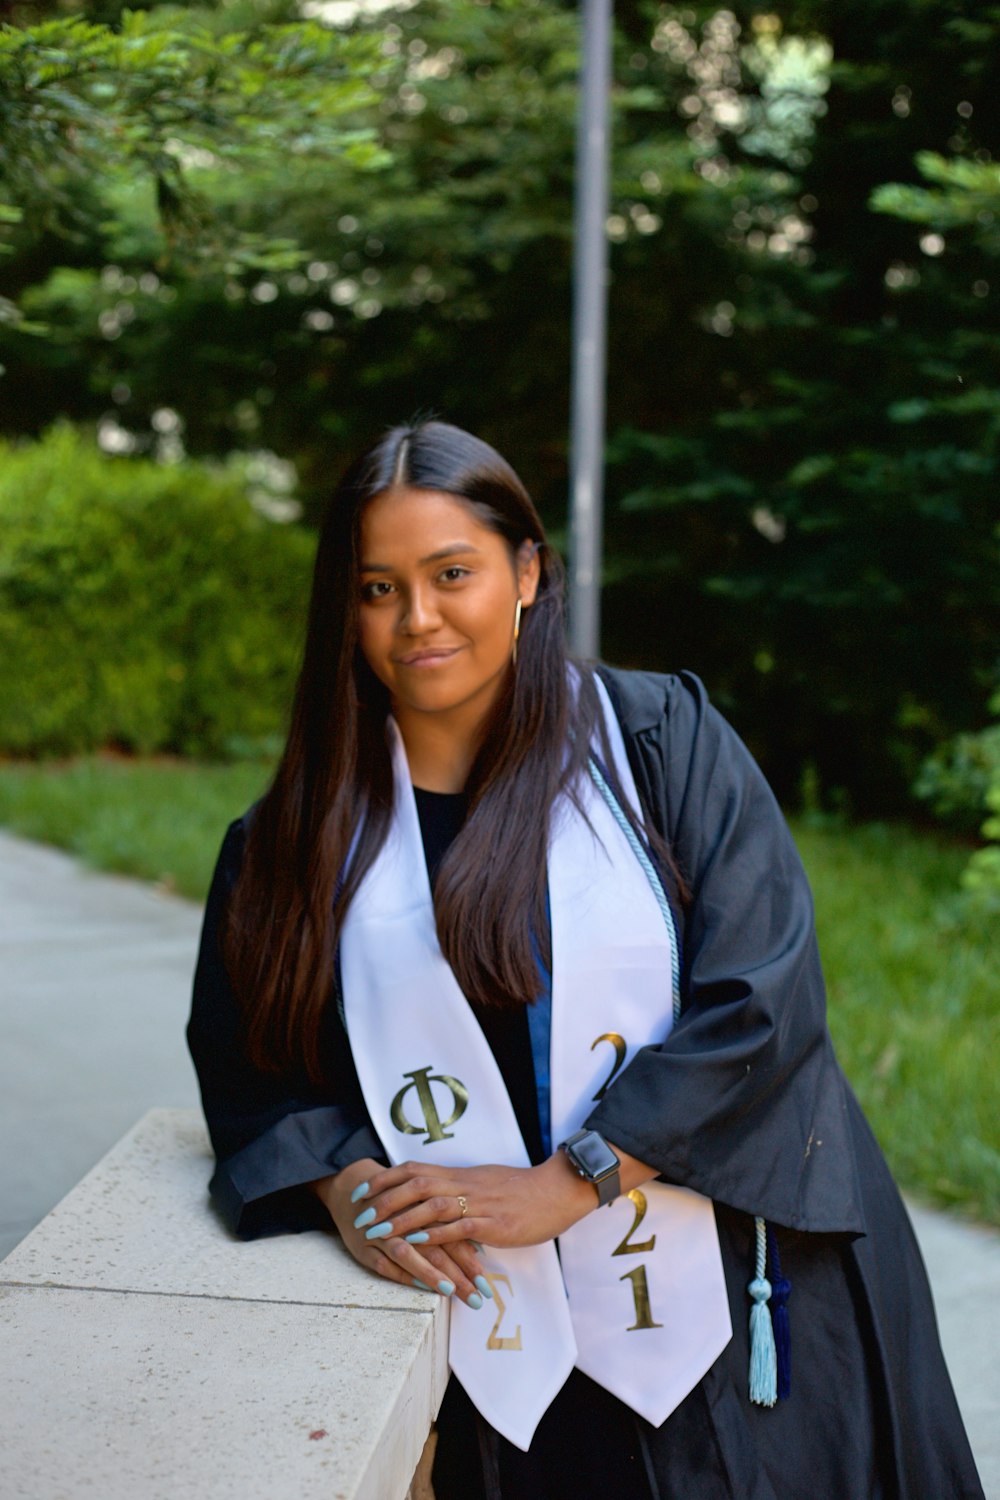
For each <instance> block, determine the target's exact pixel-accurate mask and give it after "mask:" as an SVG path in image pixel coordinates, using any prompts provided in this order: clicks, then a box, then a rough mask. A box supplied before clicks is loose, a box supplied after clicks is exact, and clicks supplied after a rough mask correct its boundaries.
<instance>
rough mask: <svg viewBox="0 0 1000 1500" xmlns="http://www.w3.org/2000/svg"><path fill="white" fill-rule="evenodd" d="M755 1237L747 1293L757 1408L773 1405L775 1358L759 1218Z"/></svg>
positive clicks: (763, 1233)
mask: <svg viewBox="0 0 1000 1500" xmlns="http://www.w3.org/2000/svg"><path fill="white" fill-rule="evenodd" d="M754 1228H755V1230H756V1234H757V1264H756V1268H755V1270H756V1274H755V1276H754V1279H753V1281H751V1283H750V1285H749V1286H748V1287H747V1291H748V1292H749V1293H750V1296H751V1297H752V1298H753V1307H751V1309H750V1400H751V1401H753V1402H754V1403H755V1405H757V1406H773V1405H774V1403H775V1402H776V1401H777V1399H778V1356H777V1351H776V1350H775V1347H774V1329H773V1327H772V1326H771V1311H770V1308H769V1307H768V1305H767V1304H768V1299H769V1298H770V1296H771V1283H770V1282H769V1281H768V1280H767V1277H766V1276H765V1275H764V1269H765V1265H766V1258H767V1230H766V1226H765V1224H764V1220H763V1219H754Z"/></svg>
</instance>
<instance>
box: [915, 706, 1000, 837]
mask: <svg viewBox="0 0 1000 1500" xmlns="http://www.w3.org/2000/svg"><path fill="white" fill-rule="evenodd" d="M995 781H1000V724H992V725H990V726H989V727H988V728H987V729H981V730H979V732H978V733H976V734H958V735H956V736H955V737H954V739H950V740H947V741H946V742H945V743H944V744H943V745H940V746H939V747H938V748H937V750H935V751H934V753H933V754H932V755H929V756H928V757H927V759H926V760H925V761H924V763H923V765H922V766H921V767H920V771H919V774H918V775H917V778H916V780H915V781H914V783H913V794H914V796H915V797H919V798H920V800H921V801H922V802H926V803H927V804H928V806H929V807H930V809H931V811H932V812H933V813H934V815H935V816H936V817H938V818H940V819H941V821H942V822H943V823H947V824H949V825H950V826H951V827H953V828H957V829H960V830H961V831H962V832H964V833H975V832H976V830H977V829H978V828H979V825H980V823H981V822H982V819H983V810H984V808H985V806H986V798H987V793H988V791H989V789H990V786H991V785H992V784H993V783H994V782H995Z"/></svg>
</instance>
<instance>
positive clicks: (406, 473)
mask: <svg viewBox="0 0 1000 1500" xmlns="http://www.w3.org/2000/svg"><path fill="white" fill-rule="evenodd" d="M394 486H405V487H407V488H412V489H426V490H435V491H443V492H445V493H447V494H450V495H453V496H455V497H456V498H457V499H459V500H462V501H464V502H465V503H466V504H467V505H469V506H470V507H471V508H472V509H473V511H474V513H475V516H476V519H477V520H479V521H480V522H481V523H482V524H484V525H486V526H489V527H490V528H491V529H492V530H493V531H495V532H497V533H498V534H499V535H500V536H502V537H503V538H504V539H505V541H506V542H507V544H508V546H509V548H510V551H511V560H512V565H513V564H514V559H515V555H516V552H517V549H518V548H519V547H520V546H521V544H522V543H523V542H524V541H525V540H530V541H532V542H534V543H536V544H538V547H539V559H540V564H541V574H540V579H539V584H538V591H537V594H536V597H535V602H534V604H533V605H532V607H531V608H530V609H527V610H525V612H524V617H523V620H522V625H521V634H520V639H519V642H518V658H517V664H516V668H512V670H511V671H510V672H509V673H508V674H507V677H506V680H505V682H504V684H503V686H502V688H501V691H500V693H499V694H498V697H497V700H496V702H495V704H494V707H493V709H492V712H491V715H490V719H489V722H488V723H487V725H486V727H485V733H484V735H483V738H482V745H481V749H480V750H479V752H478V755H477V757H476V759H475V762H474V764H473V766H472V771H471V774H470V777H469V781H468V784H467V787H466V793H467V796H468V813H467V816H466V820H465V823H464V825H463V827H462V830H461V832H460V833H459V834H458V836H457V838H456V839H455V840H454V842H453V844H452V845H451V847H450V848H449V850H448V852H447V854H446V856H445V858H444V860H443V861H442V864H441V867H440V869H439V871H438V875H437V879H436V881H435V886H434V909H435V915H436V921H437V933H438V940H439V942H440V945H441V950H442V952H443V954H444V956H445V958H446V959H447V960H448V963H449V964H450V965H451V968H452V970H453V971H454V973H455V976H456V978H457V980H458V983H459V985H460V986H461V988H462V990H463V991H464V992H465V994H466V995H467V996H468V997H469V999H471V1000H475V1001H477V1002H481V1003H487V1004H492V1005H497V1006H515V1005H523V1004H525V1003H527V1002H529V1001H530V1000H531V999H533V998H534V996H535V995H536V993H537V990H538V969H537V959H536V950H535V947H534V944H533V935H534V938H535V939H536V940H537V944H538V948H539V949H540V951H541V956H542V958H543V960H544V961H545V962H546V963H548V962H549V933H548V921H547V917H546V854H547V848H548V837H549V813H550V809H551V807H552V804H553V802H554V800H555V798H556V796H557V795H558V794H559V792H560V791H561V790H562V789H564V788H565V789H566V790H567V791H568V792H569V794H570V795H571V796H572V795H574V791H573V789H574V786H575V785H576V783H577V779H578V776H579V773H580V771H581V768H582V767H583V766H584V764H585V761H586V757H587V752H588V747H589V745H590V742H591V737H592V734H593V733H594V731H595V726H596V728H597V732H598V734H599V736H600V738H601V739H602V740H603V717H602V715H601V714H600V707H599V702H598V698H597V692H596V688H595V686H594V682H593V678H592V675H591V673H590V672H589V671H588V670H585V669H582V668H581V669H580V670H579V671H578V673H577V677H576V687H575V690H574V689H572V688H571V686H570V683H569V681H568V677H567V652H566V641H565V633H564V619H563V577H562V566H561V564H560V561H559V558H558V556H557V555H556V554H555V553H554V552H553V551H552V550H551V549H550V548H549V547H548V546H547V545H546V542H545V533H544V531H543V528H542V523H541V520H540V518H539V516H538V513H537V511H536V510H535V507H534V505H533V503H532V501H531V499H530V497H529V495H528V492H527V490H526V489H525V487H524V485H523V484H522V483H521V481H520V479H519V478H518V477H517V475H516V474H515V473H514V470H513V469H512V468H511V467H510V465H509V464H508V463H507V462H506V461H505V460H504V459H503V458H501V456H500V455H499V454H498V453H497V452H495V450H494V449H492V448H491V447H489V445H488V444H486V443H484V442H481V441H480V440H479V439H478V438H475V437H472V436H471V435H470V434H469V433H466V432H463V431H461V430H460V429H459V428H457V427H452V426H449V425H448V424H447V423H444V422H438V421H426V422H419V423H416V424H413V425H408V426H402V427H396V428H393V429H392V431H390V432H388V433H387V434H386V435H385V437H383V438H382V439H381V440H380V441H379V442H377V443H376V444H375V445H374V446H373V447H372V448H370V449H369V450H368V451H367V452H366V453H364V454H362V456H361V457H360V458H359V459H358V460H357V461H356V462H355V463H354V464H352V466H351V467H350V468H349V469H348V471H347V473H346V474H345V475H344V477H343V479H342V480H341V482H340V484H339V485H338V486H337V489H336V491H335V493H334V495H333V499H332V501H331V504H330V507H329V510H328V512H327V515H326V519H325V522H324V525H323V528H322V531H321V534H320V538H319V547H318V551H317V554H316V564H315V571H314V576H313V586H312V596H311V601H310V605H309V616H308V629H307V635H306V643H305V654H304V660H303V664H302V670H301V673H300V675H299V680H298V685H297V688H296V692H295V699H294V706H293V709H292V718H291V727H290V730H289V734H288V741H287V744H286V746H285V750H284V754H283V755H282V758H281V761H280V763H279V765H278V769H277V771H276V773H275V776H274V780H273V782H272V784H271V787H270V789H269V791H268V792H267V794H266V795H265V796H264V798H263V800H262V801H261V802H260V804H259V805H258V807H257V809H256V811H255V814H254V817H253V819H252V821H251V823H250V828H249V832H248V836H247V844H246V851H245V856H244V860H243V865H242V868H241V872H240V876H239V880H238V882H237V885H236V887H235V889H234V892H233V895H232V897H231V900H230V903H229V908H228V917H227V923H226V930H225V937H224V943H225V955H226V961H227V966H228V968H229V972H230V974H231V977H232V979H233V983H234V986H235V988H236V992H237V994H238V996H239V997H240V999H241V1002H242V1004H243V1007H244V1010H245V1013H246V1016H247V1050H248V1053H249V1056H250V1058H251V1059H252V1061H253V1062H254V1063H255V1064H257V1065H258V1066H259V1067H263V1068H271V1069H277V1070H285V1069H287V1068H290V1067H294V1066H296V1065H297V1066H299V1067H304V1069H305V1072H306V1073H307V1074H308V1076H309V1077H310V1078H311V1079H313V1080H314V1081H316V1082H320V1081H322V1079H323V1077H324V1075H325V1072H326V1066H325V1064H324V1058H323V1055H322V1047H321V1040H320V1039H321V1023H322V1017H323V1012H324V1009H325V1007H326V1006H327V1004H328V1002H329V999H330V995H331V985H332V979H333V965H334V955H335V953H336V948H337V942H338V938H339V933H340V930H341V927H342V924H343V921H344V917H345V915H346V913H347V910H348V907H349V906H350V903H351V900H352V898H353V897H354V895H355V893H356V891H357V890H358V887H359V885H360V883H361V880H362V879H363V877H364V875H365V873H366V872H367V871H368V870H369V869H370V868H371V865H372V863H373V861H374V860H375V858H376V856H377V854H378V851H379V849H380V848H381V846H382V843H383V842H384V840H385V837H386V834H387V832H388V829H389V825H390V820H391V817H392V801H393V778H392V765H391V758H390V752H389V747H388V741H387V737H386V717H387V714H388V712H389V699H388V694H387V692H386V689H385V687H384V686H383V685H382V684H381V683H380V682H379V681H378V679H377V678H376V677H375V675H374V673H373V672H372V671H371V669H370V668H369V667H368V664H367V663H366V661H365V660H364V657H363V656H362V654H361V651H360V647H359V645H358V603H359V599H360V585H359V581H358V564H359V541H360V524H361V516H362V513H363V512H364V509H365V507H366V506H367V505H368V504H369V502H370V501H372V500H373V499H374V498H375V497H376V496H377V495H380V494H383V493H384V492H385V491H387V490H389V489H392V488H393V487H394ZM609 760H610V756H606V757H605V763H606V764H607V763H608V761H609ZM352 846H353V854H351V849H352ZM349 856H350V858H349Z"/></svg>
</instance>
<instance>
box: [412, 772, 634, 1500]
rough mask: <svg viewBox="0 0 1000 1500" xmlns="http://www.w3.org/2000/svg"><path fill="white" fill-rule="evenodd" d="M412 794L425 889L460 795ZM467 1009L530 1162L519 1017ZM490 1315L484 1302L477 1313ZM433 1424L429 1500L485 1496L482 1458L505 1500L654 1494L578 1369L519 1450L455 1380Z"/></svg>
mask: <svg viewBox="0 0 1000 1500" xmlns="http://www.w3.org/2000/svg"><path fill="white" fill-rule="evenodd" d="M414 793H415V795H416V802H417V814H418V816H419V818H420V833H421V836H422V838H423V841H424V855H425V857H426V859H427V869H428V872H429V874H430V878H431V884H432V885H433V883H434V877H435V875H436V874H437V870H438V866H439V865H440V863H441V860H442V859H443V858H444V855H445V854H446V852H447V850H448V846H449V844H450V843H451V841H452V839H454V838H455V836H456V834H457V833H458V831H459V829H460V828H461V826H462V822H463V820H464V818H465V808H466V798H465V797H464V796H463V795H462V793H460V792H459V793H456V794H451V793H447V792H428V791H424V790H423V789H422V788H421V787H414ZM470 1004H472V1009H473V1011H474V1013H475V1016H476V1019H477V1020H478V1022H479V1024H480V1026H481V1027H482V1030H483V1034H484V1035H485V1037H486V1040H487V1041H488V1042H489V1045H490V1050H491V1051H492V1053H493V1056H494V1057H495V1058H496V1061H497V1066H498V1067H499V1069H500V1072H501V1073H502V1074H503V1080H504V1083H505V1084H506V1087H507V1093H508V1094H509V1095H510V1101H511V1103H512V1105H513V1106H514V1113H515V1114H516V1116H517V1123H518V1125H519V1127H520V1130H521V1135H522V1137H523V1140H524V1144H525V1147H526V1149H527V1152H528V1156H529V1157H530V1159H531V1162H532V1165H533V1166H537V1165H538V1163H539V1162H541V1161H542V1160H543V1159H544V1151H543V1146H542V1132H541V1128H540V1125H539V1119H538V1096H537V1094H536V1092H535V1071H534V1066H533V1063H532V1059H531V1042H530V1039H529V1036H528V1019H527V1012H526V1011H525V1010H523V1009H522V1010H501V1009H499V1008H498V1007H492V1008H491V1007H490V1006H484V1005H476V1004H474V1003H472V1002H471V1001H470ZM488 1313H489V1309H488V1305H487V1307H486V1308H485V1309H484V1312H483V1315H484V1316H488ZM437 1426H438V1445H437V1452H436V1454H435V1462H434V1474H433V1483H434V1494H435V1500H479V1497H480V1496H483V1497H487V1500H489V1497H488V1488H487V1486H488V1481H487V1479H486V1477H485V1476H484V1475H483V1473H482V1470H483V1467H484V1460H485V1466H486V1468H487V1470H489V1469H490V1468H491V1467H492V1465H493V1464H494V1463H495V1464H496V1468H497V1471H498V1472H497V1475H496V1477H497V1480H498V1483H499V1489H500V1494H501V1495H502V1496H503V1500H591V1497H593V1500H609V1497H610V1496H616V1495H623V1496H628V1497H629V1500H649V1497H651V1494H652V1492H651V1490H650V1488H649V1482H648V1480H647V1479H646V1474H645V1464H644V1461H643V1456H642V1449H641V1445H640V1442H639V1438H638V1435H637V1433H636V1428H635V1419H634V1417H633V1415H632V1413H631V1412H630V1411H629V1410H628V1408H627V1407H625V1406H623V1405H622V1404H621V1402H620V1401H618V1400H617V1399H616V1398H615V1397H614V1396H611V1395H609V1393H608V1392H607V1391H604V1390H602V1389H601V1387H600V1386H598V1385H595V1383H594V1382H593V1381H592V1380H590V1379H588V1377H587V1376H586V1375H584V1374H582V1373H581V1372H580V1371H579V1370H574V1371H573V1372H572V1374H571V1375H570V1378H569V1379H568V1380H567V1382H566V1384H565V1385H564V1386H563V1388H562V1390H561V1391H560V1392H559V1394H558V1395H557V1396H556V1398H555V1400H554V1401H553V1402H552V1404H551V1405H550V1407H549V1409H548V1411H546V1413H545V1415H544V1416H543V1418H542V1420H541V1422H540V1423H539V1425H538V1428H537V1430H536V1432H535V1436H534V1438H533V1440H532V1444H531V1448H530V1449H529V1451H528V1452H527V1453H522V1451H521V1450H520V1449H519V1448H516V1447H515V1446H514V1444H513V1443H509V1442H508V1441H507V1439H506V1438H504V1437H501V1435H500V1434H499V1433H494V1432H492V1430H491V1429H487V1428H486V1424H485V1422H484V1421H483V1419H482V1418H481V1417H480V1416H479V1414H478V1413H477V1412H476V1410H475V1408H474V1407H473V1405H472V1403H471V1401H470V1400H469V1398H468V1397H467V1396H466V1394H465V1392H464V1391H463V1390H462V1387H461V1386H460V1385H459V1383H458V1381H457V1380H456V1379H455V1378H454V1376H453V1377H452V1378H451V1380H450V1381H449V1383H448V1389H447V1391H446V1393H445V1398H444V1401H443V1402H442V1405H441V1410H440V1412H439V1413H438V1423H437ZM484 1448H486V1449H487V1452H486V1453H484V1452H483V1449H484ZM570 1454H572V1455H573V1458H572V1462H569V1461H568V1458H569V1455H570Z"/></svg>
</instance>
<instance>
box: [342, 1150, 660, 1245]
mask: <svg viewBox="0 0 1000 1500" xmlns="http://www.w3.org/2000/svg"><path fill="white" fill-rule="evenodd" d="M649 1175H650V1176H652V1175H653V1174H652V1172H650V1173H649ZM364 1202H365V1204H366V1205H367V1206H368V1207H369V1208H370V1209H371V1210H372V1211H373V1212H372V1218H371V1220H370V1221H369V1223H370V1227H371V1228H372V1229H374V1228H376V1227H382V1226H387V1225H388V1226H389V1228H388V1229H386V1228H384V1227H382V1233H383V1234H386V1233H388V1234H390V1235H392V1236H398V1237H403V1238H404V1239H405V1238H406V1237H407V1236H410V1237H411V1240H412V1236H414V1235H420V1236H424V1235H426V1236H427V1238H426V1240H423V1239H422V1238H421V1240H420V1241H418V1243H421V1244H425V1245H426V1246H428V1247H429V1246H440V1245H448V1246H449V1248H450V1247H451V1246H452V1245H454V1244H457V1243H461V1242H462V1241H464V1240H466V1239H473V1240H479V1241H482V1243H483V1244H486V1245H496V1246H498V1247H499V1246H518V1245H540V1244H543V1243H544V1242H545V1241H547V1240H553V1239H555V1238H556V1237H557V1236H558V1235H560V1234H563V1233H564V1232H565V1231H566V1230H567V1229H569V1228H570V1226H571V1225H573V1224H575V1223H576V1222H577V1220H578V1219H582V1218H583V1217H584V1216H585V1215H586V1214H588V1213H590V1211H591V1209H594V1208H596V1207H597V1193H596V1191H595V1189H594V1187H593V1184H592V1183H589V1182H585V1181H584V1180H583V1178H581V1177H579V1176H578V1175H577V1173H576V1172H575V1171H574V1169H573V1167H572V1165H571V1164H570V1162H569V1160H568V1158H567V1157H566V1155H565V1153H564V1152H562V1151H557V1152H556V1153H555V1155H554V1156H550V1157H549V1159H548V1161H546V1162H543V1163H542V1165H541V1166H538V1167H500V1166H483V1167H439V1166H432V1165H431V1164H430V1163H428V1162H418V1161H409V1162H404V1163H403V1165H402V1166H399V1167H388V1168H386V1167H382V1168H380V1169H379V1170H378V1171H377V1172H376V1173H375V1174H374V1175H373V1176H371V1177H370V1178H369V1191H368V1193H367V1194H366V1196H365V1200H364ZM463 1202H464V1213H463ZM425 1253H428V1254H429V1250H427V1251H426V1252H425Z"/></svg>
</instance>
